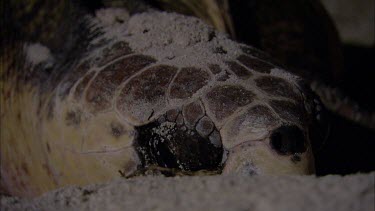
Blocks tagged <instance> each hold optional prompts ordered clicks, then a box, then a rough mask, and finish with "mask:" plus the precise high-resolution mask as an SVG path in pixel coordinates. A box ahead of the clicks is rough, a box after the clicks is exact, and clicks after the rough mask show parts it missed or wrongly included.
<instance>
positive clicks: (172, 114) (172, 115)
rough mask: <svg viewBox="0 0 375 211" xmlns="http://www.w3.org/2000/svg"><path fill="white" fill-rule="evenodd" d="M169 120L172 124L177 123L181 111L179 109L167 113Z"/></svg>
mask: <svg viewBox="0 0 375 211" xmlns="http://www.w3.org/2000/svg"><path fill="white" fill-rule="evenodd" d="M166 114H167V120H168V121H170V122H175V121H176V119H177V116H178V114H179V111H178V109H171V110H169V111H167V113H166Z"/></svg>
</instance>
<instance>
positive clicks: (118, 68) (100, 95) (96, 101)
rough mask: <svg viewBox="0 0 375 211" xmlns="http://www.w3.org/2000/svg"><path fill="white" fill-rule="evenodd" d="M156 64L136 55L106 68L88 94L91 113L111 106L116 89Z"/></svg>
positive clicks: (146, 57)
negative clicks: (139, 72) (131, 77)
mask: <svg viewBox="0 0 375 211" xmlns="http://www.w3.org/2000/svg"><path fill="white" fill-rule="evenodd" d="M154 62H156V60H155V59H153V58H152V57H149V56H143V55H135V56H131V57H128V58H124V59H121V60H119V61H117V62H116V63H113V64H111V65H109V66H108V67H106V68H104V69H103V70H102V71H101V72H99V74H98V75H97V76H96V77H95V79H94V81H93V82H92V83H91V85H90V87H89V88H88V90H87V93H86V100H87V103H88V106H89V109H90V111H91V112H100V111H103V110H105V109H107V108H108V107H110V105H111V100H112V98H113V95H114V92H115V90H116V88H117V87H118V86H119V85H120V84H121V82H123V81H125V80H127V79H128V78H129V77H130V76H132V75H133V74H135V73H136V72H138V71H140V70H141V69H143V68H145V67H147V66H148V65H150V64H152V63H154Z"/></svg>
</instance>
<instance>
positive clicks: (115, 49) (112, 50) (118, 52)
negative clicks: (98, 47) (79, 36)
mask: <svg viewBox="0 0 375 211" xmlns="http://www.w3.org/2000/svg"><path fill="white" fill-rule="evenodd" d="M131 53H132V49H131V48H130V47H129V44H128V43H126V42H124V41H120V42H117V43H115V44H113V45H112V46H111V47H108V48H105V49H104V50H103V52H102V57H101V58H99V60H98V61H97V63H98V66H103V65H106V64H107V63H108V62H111V61H113V60H115V59H117V58H119V57H121V56H125V55H128V54H131Z"/></svg>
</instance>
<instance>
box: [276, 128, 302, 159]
mask: <svg viewBox="0 0 375 211" xmlns="http://www.w3.org/2000/svg"><path fill="white" fill-rule="evenodd" d="M270 144H271V147H272V148H273V149H274V150H276V151H277V152H278V153H279V154H282V155H291V154H294V153H302V152H305V151H306V146H305V136H304V135H303V133H302V131H301V130H300V129H299V128H298V127H297V126H281V127H279V128H277V129H276V130H274V131H273V133H272V135H271V140H270Z"/></svg>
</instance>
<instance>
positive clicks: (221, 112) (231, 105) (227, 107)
mask: <svg viewBox="0 0 375 211" xmlns="http://www.w3.org/2000/svg"><path fill="white" fill-rule="evenodd" d="M254 97H255V95H254V94H253V93H252V92H251V91H249V90H246V89H245V88H243V87H242V86H231V85H223V86H217V87H214V88H213V89H212V90H211V91H210V92H208V93H207V95H206V98H207V102H208V108H209V110H210V111H211V112H212V113H213V114H214V115H215V117H216V119H218V120H222V119H224V118H226V117H228V116H230V115H231V114H233V113H234V112H235V111H236V109H238V108H239V107H242V106H245V105H247V104H249V103H251V102H252V101H253V99H254Z"/></svg>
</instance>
